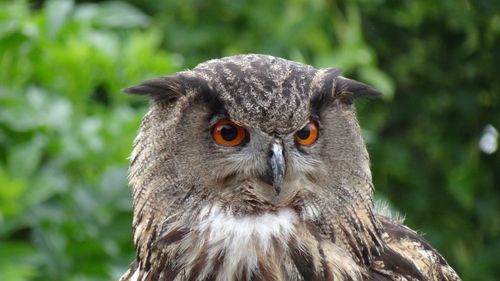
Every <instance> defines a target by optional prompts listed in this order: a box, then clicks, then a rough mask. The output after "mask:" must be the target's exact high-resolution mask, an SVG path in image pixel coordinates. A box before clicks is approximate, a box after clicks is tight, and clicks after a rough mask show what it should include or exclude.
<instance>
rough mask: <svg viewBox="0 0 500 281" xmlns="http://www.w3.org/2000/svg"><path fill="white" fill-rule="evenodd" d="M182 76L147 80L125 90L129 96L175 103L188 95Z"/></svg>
mask: <svg viewBox="0 0 500 281" xmlns="http://www.w3.org/2000/svg"><path fill="white" fill-rule="evenodd" d="M182 80H183V79H182V77H181V76H180V75H178V74H177V75H172V76H162V77H158V78H155V79H151V80H147V81H144V82H142V83H141V84H139V85H137V86H132V87H129V88H126V89H125V90H124V92H125V93H127V94H138V95H147V96H149V97H151V98H152V99H153V100H155V101H160V100H161V101H175V100H177V99H178V98H180V97H181V96H183V95H185V94H186V90H185V87H184V85H183V83H182Z"/></svg>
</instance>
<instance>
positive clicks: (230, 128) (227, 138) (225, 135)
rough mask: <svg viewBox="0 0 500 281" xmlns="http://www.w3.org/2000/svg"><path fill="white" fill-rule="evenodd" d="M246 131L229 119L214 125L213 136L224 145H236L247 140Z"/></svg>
mask: <svg viewBox="0 0 500 281" xmlns="http://www.w3.org/2000/svg"><path fill="white" fill-rule="evenodd" d="M245 136H246V131H245V129H243V128H242V127H241V126H238V125H236V124H234V123H233V122H231V121H229V120H222V121H219V122H217V123H215V125H214V126H213V127H212V138H213V139H214V141H215V142H216V143H217V144H220V145H223V146H236V145H239V144H241V143H243V141H244V140H245Z"/></svg>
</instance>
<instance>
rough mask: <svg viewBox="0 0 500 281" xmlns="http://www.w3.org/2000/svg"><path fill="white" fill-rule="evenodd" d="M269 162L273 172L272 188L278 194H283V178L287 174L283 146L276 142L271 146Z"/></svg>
mask: <svg viewBox="0 0 500 281" xmlns="http://www.w3.org/2000/svg"><path fill="white" fill-rule="evenodd" d="M269 156H270V158H269V162H270V164H271V170H272V180H271V183H272V186H273V188H274V191H276V194H277V195H278V194H280V192H281V184H282V183H283V176H284V174H285V159H284V157H283V146H282V145H281V144H280V143H278V142H274V143H273V144H272V146H271V151H270V155H269Z"/></svg>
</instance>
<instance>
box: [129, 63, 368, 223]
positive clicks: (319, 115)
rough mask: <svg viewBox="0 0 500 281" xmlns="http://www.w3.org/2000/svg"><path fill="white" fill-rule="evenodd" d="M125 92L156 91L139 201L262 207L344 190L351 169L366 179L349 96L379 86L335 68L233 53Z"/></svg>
mask: <svg viewBox="0 0 500 281" xmlns="http://www.w3.org/2000/svg"><path fill="white" fill-rule="evenodd" d="M128 91H129V92H133V93H147V94H150V95H152V97H153V104H152V108H151V111H150V112H149V113H148V115H147V116H146V117H145V119H144V121H143V124H142V126H141V132H140V134H139V136H138V139H137V140H136V149H135V150H134V154H133V155H132V163H131V181H132V183H133V184H134V202H135V204H136V205H137V204H138V202H139V201H145V202H149V203H152V202H155V201H162V204H163V205H164V206H165V207H167V209H170V208H186V206H191V205H196V204H203V203H202V202H211V203H214V202H217V203H218V204H220V205H221V206H223V207H224V208H226V209H228V210H231V211H232V212H233V213H235V214H248V213H259V212H263V211H270V210H277V209H279V208H282V207H294V208H300V206H302V205H303V204H304V201H305V200H306V199H305V198H322V197H325V196H331V193H332V190H335V189H336V188H337V189H339V192H342V189H341V188H340V187H341V186H342V185H345V184H346V183H347V181H349V180H352V178H353V177H352V176H351V175H349V174H346V173H351V172H350V171H354V170H356V171H360V170H361V171H364V172H363V173H364V174H363V175H361V178H364V179H365V180H368V181H369V180H370V172H369V169H368V155H367V153H366V149H365V148H364V144H363V141H362V139H361V137H360V132H359V127H358V125H357V122H356V118H355V115H354V111H353V108H352V98H353V97H355V96H356V95H370V94H374V93H375V92H374V91H373V90H372V89H370V88H369V87H367V86H365V85H363V84H361V83H359V82H356V81H353V80H349V79H346V78H343V77H341V76H339V71H338V70H337V69H323V70H316V69H314V68H312V67H310V66H307V65H303V64H299V63H295V62H291V61H286V60H283V59H277V58H274V57H270V56H262V55H246V56H236V57H229V58H224V59H220V60H212V61H209V62H206V63H203V64H201V65H199V66H198V67H196V68H195V69H193V70H191V71H186V72H181V73H179V74H177V75H175V76H170V77H162V78H159V79H155V80H151V81H147V82H145V83H143V84H141V85H139V86H136V87H132V88H129V89H128ZM137 163H141V166H140V168H139V165H138V164H137ZM136 164H137V165H136ZM145 173H146V174H149V173H150V175H151V176H152V177H154V178H153V179H150V181H151V182H149V184H151V185H154V188H155V189H159V191H156V192H154V193H152V192H151V191H150V190H149V189H151V186H148V184H147V185H145V184H144V182H142V177H141V178H139V175H140V174H142V175H144V174H145ZM348 178H350V179H348ZM354 179H356V177H354ZM138 181H141V182H140V183H139V182H138ZM360 192H361V193H362V192H364V191H360ZM366 192H369V191H366Z"/></svg>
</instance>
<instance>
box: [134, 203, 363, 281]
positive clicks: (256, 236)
mask: <svg viewBox="0 0 500 281" xmlns="http://www.w3.org/2000/svg"><path fill="white" fill-rule="evenodd" d="M318 215H319V212H318V211H317V210H305V211H304V213H302V214H301V213H298V212H297V211H296V210H294V209H290V208H283V209H279V210H277V211H275V212H268V213H263V214H260V215H252V216H249V215H248V216H235V215H233V214H231V213H230V212H228V211H227V210H222V209H221V208H220V207H218V206H217V205H210V206H206V207H204V208H203V209H202V210H201V211H200V212H199V213H198V215H197V218H196V219H194V220H192V221H191V222H190V223H189V222H186V221H183V222H180V221H177V222H173V223H172V224H170V227H168V228H167V229H165V233H164V234H163V235H162V236H161V237H160V238H159V239H158V242H157V243H155V246H156V247H158V248H157V250H158V251H155V253H154V254H153V255H151V256H149V257H144V258H146V259H148V261H146V262H145V264H148V265H149V267H150V273H149V274H151V275H152V276H153V277H157V278H165V277H168V278H167V279H166V280H177V281H180V280H224V281H225V280H227V281H230V280H276V281H277V280H290V281H294V280H361V279H362V272H363V269H362V268H361V267H360V265H358V263H357V262H356V261H359V258H357V257H356V255H355V254H354V255H353V253H352V251H355V250H356V251H358V250H359V251H360V252H362V251H370V250H369V249H364V250H363V249H361V248H346V247H349V246H348V244H349V242H348V241H347V240H346V239H349V237H347V236H346V235H341V234H339V235H337V237H329V236H328V235H325V234H324V233H321V230H320V227H318V226H317V225H316V224H315V222H313V221H306V220H304V218H305V217H311V216H318ZM317 219H319V217H317ZM186 224H189V226H188V225H186ZM332 231H334V230H332ZM340 231H341V232H342V231H349V230H348V229H343V230H340ZM332 234H333V233H332ZM356 235H360V234H359V233H356ZM333 236H335V235H333ZM359 237H361V238H360V239H362V237H363V236H362V235H360V236H359ZM335 239H338V240H339V241H338V242H337V243H336V242H335ZM357 242H360V241H357ZM363 243H366V244H367V245H368V244H369V243H370V242H368V241H366V242H363ZM363 243H361V244H363ZM137 280H143V279H142V278H138V279H137ZM147 280H149V279H147ZM162 280H163V279H162Z"/></svg>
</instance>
